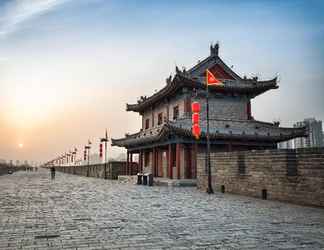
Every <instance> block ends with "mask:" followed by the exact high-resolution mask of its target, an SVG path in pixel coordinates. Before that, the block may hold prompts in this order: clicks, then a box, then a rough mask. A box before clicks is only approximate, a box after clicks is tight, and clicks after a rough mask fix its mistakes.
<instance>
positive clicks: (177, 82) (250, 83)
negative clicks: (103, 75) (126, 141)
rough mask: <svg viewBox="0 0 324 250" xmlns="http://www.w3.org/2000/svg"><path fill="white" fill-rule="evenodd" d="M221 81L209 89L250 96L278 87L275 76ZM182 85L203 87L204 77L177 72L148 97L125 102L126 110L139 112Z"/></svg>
mask: <svg viewBox="0 0 324 250" xmlns="http://www.w3.org/2000/svg"><path fill="white" fill-rule="evenodd" d="M223 83H224V86H210V87H209V89H210V91H216V92H220V93H240V94H249V95H250V96H251V97H254V96H257V95H259V94H261V93H263V92H265V91H267V90H269V89H276V88H278V85H277V78H274V79H271V80H268V81H258V80H257V79H240V80H224V81H223ZM182 87H189V88H191V89H193V88H195V89H205V84H204V78H203V77H195V79H192V78H190V76H189V75H188V73H186V72H178V73H177V74H176V75H175V76H174V78H173V80H172V81H170V82H169V83H168V84H167V85H166V86H165V87H164V88H162V89H161V90H160V91H158V92H157V93H155V94H154V95H152V96H150V97H148V98H144V99H143V100H140V101H138V103H137V104H127V105H126V110H127V111H135V112H141V111H143V110H145V109H147V108H149V107H151V106H152V104H154V103H156V102H158V101H160V100H162V99H163V98H165V97H168V96H172V95H173V94H175V93H176V92H177V90H179V89H180V88H182Z"/></svg>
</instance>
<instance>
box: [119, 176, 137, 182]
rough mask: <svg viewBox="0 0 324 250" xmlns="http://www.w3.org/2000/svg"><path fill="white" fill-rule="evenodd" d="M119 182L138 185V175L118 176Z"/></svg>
mask: <svg viewBox="0 0 324 250" xmlns="http://www.w3.org/2000/svg"><path fill="white" fill-rule="evenodd" d="M118 182H119V183H130V184H137V175H118Z"/></svg>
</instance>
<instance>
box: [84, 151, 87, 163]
mask: <svg viewBox="0 0 324 250" xmlns="http://www.w3.org/2000/svg"><path fill="white" fill-rule="evenodd" d="M83 160H85V161H86V160H87V150H84V151H83Z"/></svg>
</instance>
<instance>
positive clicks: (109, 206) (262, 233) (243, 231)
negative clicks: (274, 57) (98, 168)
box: [0, 170, 324, 250]
mask: <svg viewBox="0 0 324 250" xmlns="http://www.w3.org/2000/svg"><path fill="white" fill-rule="evenodd" d="M0 249H37V250H48V249H324V209H320V208H312V207H303V206H297V205H292V204H285V203H280V202H274V201H264V200H259V199H253V198H248V197H243V196H235V195H229V194H220V193H217V194H214V195H207V194H205V193H203V192H200V191H198V190H196V188H194V187H180V188H179V187H161V186H155V187H146V186H137V185H130V184H120V183H118V182H117V181H111V180H104V179H97V178H87V177H81V176H75V175H69V174H64V173H59V172H57V173H56V178H55V180H51V178H50V172H49V171H46V170H40V171H38V172H23V171H21V172H16V173H14V174H12V175H6V176H0Z"/></svg>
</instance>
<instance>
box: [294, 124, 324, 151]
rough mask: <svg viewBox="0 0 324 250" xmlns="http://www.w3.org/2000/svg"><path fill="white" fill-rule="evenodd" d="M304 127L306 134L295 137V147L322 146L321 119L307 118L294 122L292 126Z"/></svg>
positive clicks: (323, 143) (323, 144)
mask: <svg viewBox="0 0 324 250" xmlns="http://www.w3.org/2000/svg"><path fill="white" fill-rule="evenodd" d="M300 127H306V129H307V132H308V135H307V136H306V137H300V138H295V139H294V140H293V141H294V147H295V148H311V147H323V146H324V142H323V128H322V121H317V120H316V119H315V118H307V119H304V121H301V122H297V123H295V124H294V128H300Z"/></svg>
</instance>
